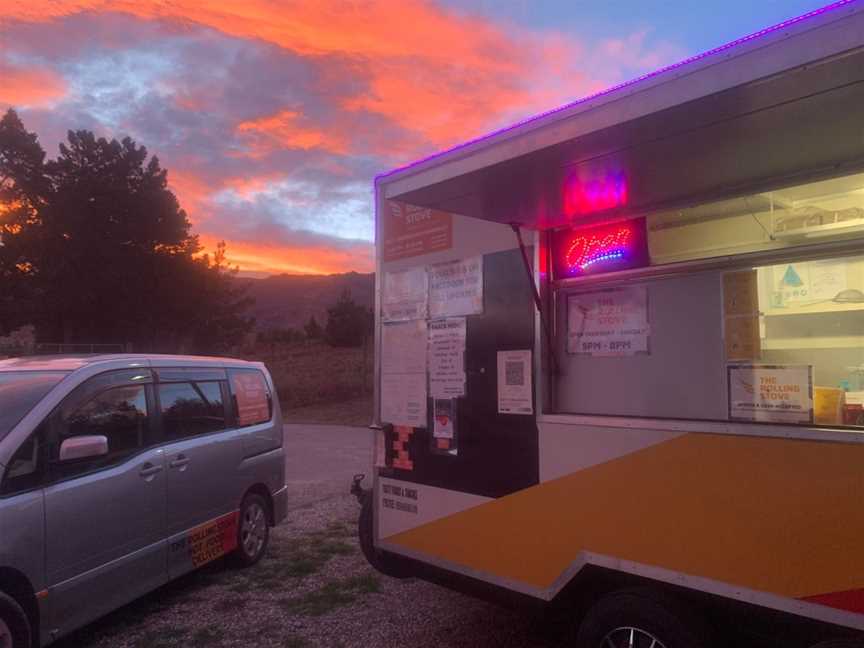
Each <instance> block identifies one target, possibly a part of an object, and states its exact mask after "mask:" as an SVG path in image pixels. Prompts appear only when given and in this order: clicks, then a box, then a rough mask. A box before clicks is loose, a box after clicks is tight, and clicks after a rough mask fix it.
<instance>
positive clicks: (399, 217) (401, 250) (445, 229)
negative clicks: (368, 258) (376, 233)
mask: <svg viewBox="0 0 864 648" xmlns="http://www.w3.org/2000/svg"><path fill="white" fill-rule="evenodd" d="M382 218H383V224H382V226H383V233H382V234H383V235H382V239H383V240H382V246H383V249H382V251H381V255H382V257H383V259H384V261H396V260H397V259H407V258H409V257H415V256H420V255H421V254H429V253H430V252H440V251H441V250H449V249H450V248H451V247H452V246H453V215H452V214H449V213H447V212H442V211H438V210H435V209H428V208H425V207H415V206H414V205H407V204H405V203H401V202H397V201H395V200H388V201H387V205H386V208H385V210H384V213H383V215H382Z"/></svg>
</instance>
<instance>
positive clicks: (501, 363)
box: [498, 350, 534, 414]
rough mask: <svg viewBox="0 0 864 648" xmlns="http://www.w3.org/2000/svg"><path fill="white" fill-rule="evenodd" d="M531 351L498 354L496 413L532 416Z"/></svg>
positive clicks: (501, 352) (500, 352)
mask: <svg viewBox="0 0 864 648" xmlns="http://www.w3.org/2000/svg"><path fill="white" fill-rule="evenodd" d="M531 392H532V389H531V351H530V350H526V351H499V352H498V413H499V414H533V413H534V407H533V405H532V401H531Z"/></svg>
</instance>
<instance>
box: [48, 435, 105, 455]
mask: <svg viewBox="0 0 864 648" xmlns="http://www.w3.org/2000/svg"><path fill="white" fill-rule="evenodd" d="M107 454H108V437H106V436H102V435H101V434H93V435H89V436H76V437H72V438H71V439H66V440H65V441H63V443H61V444H60V461H74V460H75V459H89V458H92V457H104V456H105V455H107Z"/></svg>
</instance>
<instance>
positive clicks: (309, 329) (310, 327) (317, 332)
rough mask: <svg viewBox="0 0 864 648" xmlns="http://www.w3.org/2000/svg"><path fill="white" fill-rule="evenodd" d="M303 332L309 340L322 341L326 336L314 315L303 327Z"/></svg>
mask: <svg viewBox="0 0 864 648" xmlns="http://www.w3.org/2000/svg"><path fill="white" fill-rule="evenodd" d="M303 332H304V333H305V334H306V338H307V339H309V340H320V339H321V338H322V337H323V336H324V329H322V328H321V325H320V324H319V323H318V320H316V319H315V316H314V315H312V316H311V317H310V318H309V321H308V322H306V323H305V324H304V325H303Z"/></svg>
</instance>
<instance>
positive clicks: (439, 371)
mask: <svg viewBox="0 0 864 648" xmlns="http://www.w3.org/2000/svg"><path fill="white" fill-rule="evenodd" d="M465 335H466V321H465V318H464V317H451V318H448V319H443V320H435V321H432V322H429V391H430V393H431V395H432V398H458V397H459V396H464V395H465Z"/></svg>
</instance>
